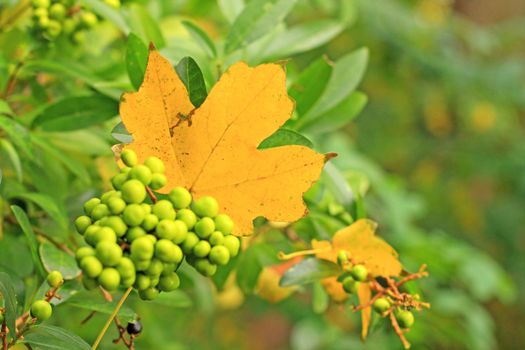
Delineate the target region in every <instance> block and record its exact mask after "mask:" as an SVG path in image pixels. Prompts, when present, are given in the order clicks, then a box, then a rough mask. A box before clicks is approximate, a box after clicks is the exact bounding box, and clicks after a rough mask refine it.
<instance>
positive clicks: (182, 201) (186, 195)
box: [168, 187, 191, 209]
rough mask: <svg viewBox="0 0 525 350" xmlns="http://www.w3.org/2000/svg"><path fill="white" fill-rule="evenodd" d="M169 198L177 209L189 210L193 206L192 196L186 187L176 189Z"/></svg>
mask: <svg viewBox="0 0 525 350" xmlns="http://www.w3.org/2000/svg"><path fill="white" fill-rule="evenodd" d="M168 198H169V200H170V201H171V203H173V206H174V207H175V208H177V209H183V208H187V207H189V206H190V204H191V194H190V192H189V191H188V190H187V189H185V188H184V187H175V188H173V189H172V190H171V191H170V193H169V194H168Z"/></svg>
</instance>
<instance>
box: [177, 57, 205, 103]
mask: <svg viewBox="0 0 525 350" xmlns="http://www.w3.org/2000/svg"><path fill="white" fill-rule="evenodd" d="M175 70H176V71H177V74H178V75H179V77H180V79H181V80H182V82H183V83H184V85H185V86H186V89H187V90H188V92H189V94H190V101H191V103H193V105H194V106H195V107H199V106H200V105H201V104H202V103H203V102H204V100H205V99H206V96H208V92H207V91H206V83H205V82H204V77H203V76H202V72H201V70H200V68H199V66H198V65H197V62H195V60H193V58H191V57H184V58H183V59H181V60H180V62H179V63H178V64H177V67H175Z"/></svg>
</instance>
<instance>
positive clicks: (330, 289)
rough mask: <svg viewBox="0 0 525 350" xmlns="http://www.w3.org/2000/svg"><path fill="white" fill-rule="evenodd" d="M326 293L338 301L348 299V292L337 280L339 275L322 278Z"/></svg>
mask: <svg viewBox="0 0 525 350" xmlns="http://www.w3.org/2000/svg"><path fill="white" fill-rule="evenodd" d="M321 285H322V286H323V288H324V290H325V291H326V294H328V295H329V296H330V298H332V300H333V301H335V302H336V303H342V302H344V301H346V300H347V299H348V293H347V292H345V290H344V289H343V285H342V284H341V282H339V281H338V280H337V277H328V278H324V279H322V280H321Z"/></svg>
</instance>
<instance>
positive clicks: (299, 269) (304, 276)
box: [279, 258, 341, 287]
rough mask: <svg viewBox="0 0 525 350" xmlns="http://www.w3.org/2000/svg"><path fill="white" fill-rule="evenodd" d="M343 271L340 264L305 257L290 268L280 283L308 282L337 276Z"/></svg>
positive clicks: (283, 285)
mask: <svg viewBox="0 0 525 350" xmlns="http://www.w3.org/2000/svg"><path fill="white" fill-rule="evenodd" d="M340 273H341V268H340V267H339V265H337V264H334V263H333V262H330V261H326V260H319V259H316V258H308V259H304V260H302V261H301V262H299V263H298V264H295V265H294V266H292V267H291V268H290V269H288V270H287V271H286V272H285V273H284V275H283V277H282V278H281V280H280V281H279V284H280V285H281V286H282V287H289V286H293V285H300V284H307V283H312V282H315V281H319V280H322V279H324V278H327V277H332V276H336V275H338V274H340Z"/></svg>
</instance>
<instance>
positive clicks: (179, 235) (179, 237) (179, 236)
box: [171, 220, 188, 244]
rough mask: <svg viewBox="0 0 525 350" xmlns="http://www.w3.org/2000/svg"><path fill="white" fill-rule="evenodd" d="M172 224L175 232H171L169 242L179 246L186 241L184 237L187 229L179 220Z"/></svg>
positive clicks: (186, 234)
mask: <svg viewBox="0 0 525 350" xmlns="http://www.w3.org/2000/svg"><path fill="white" fill-rule="evenodd" d="M173 224H174V227H175V230H174V232H173V235H172V238H171V240H172V241H173V243H175V244H181V243H182V242H184V240H185V239H186V236H188V227H187V226H186V224H185V223H184V222H183V221H181V220H175V221H173Z"/></svg>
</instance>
